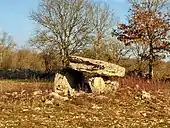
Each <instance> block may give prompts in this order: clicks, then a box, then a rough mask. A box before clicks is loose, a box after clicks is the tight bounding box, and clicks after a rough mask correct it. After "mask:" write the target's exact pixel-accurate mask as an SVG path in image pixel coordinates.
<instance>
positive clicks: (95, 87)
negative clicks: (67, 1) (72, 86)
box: [91, 77, 106, 92]
mask: <svg viewBox="0 0 170 128" xmlns="http://www.w3.org/2000/svg"><path fill="white" fill-rule="evenodd" d="M91 87H92V91H93V92H104V90H105V87H106V86H105V82H104V80H103V78H101V77H95V78H94V79H93V80H92V82H91Z"/></svg>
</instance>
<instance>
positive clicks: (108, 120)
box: [0, 79, 170, 128]
mask: <svg viewBox="0 0 170 128" xmlns="http://www.w3.org/2000/svg"><path fill="white" fill-rule="evenodd" d="M142 90H145V91H146V92H149V94H150V95H151V97H150V98H142V95H141V92H142ZM51 91H52V83H43V82H28V81H10V80H1V81H0V92H1V94H0V95H1V96H0V127H2V128H5V127H6V128H12V127H13V128H57V127H58V128H69V127H70V128H149V127H150V128H152V127H153V128H169V127H170V89H169V85H168V84H165V83H159V82H155V83H147V82H144V81H138V80H135V79H124V80H121V86H120V88H119V89H118V91H117V92H116V93H113V92H109V93H107V94H105V93H103V94H96V93H95V94H94V93H93V94H82V95H80V96H75V97H71V98H70V99H69V100H68V101H61V100H53V99H51V97H49V93H50V92H51ZM51 101H53V102H51Z"/></svg>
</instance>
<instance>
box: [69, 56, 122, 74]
mask: <svg viewBox="0 0 170 128" xmlns="http://www.w3.org/2000/svg"><path fill="white" fill-rule="evenodd" d="M70 65H71V67H72V68H73V69H75V70H80V71H82V72H86V73H89V74H95V75H99V76H109V77H111V76H118V77H124V76H125V68H124V67H121V66H119V65H116V64H113V63H109V62H105V61H101V60H94V59H90V58H84V57H79V56H71V58H70Z"/></svg>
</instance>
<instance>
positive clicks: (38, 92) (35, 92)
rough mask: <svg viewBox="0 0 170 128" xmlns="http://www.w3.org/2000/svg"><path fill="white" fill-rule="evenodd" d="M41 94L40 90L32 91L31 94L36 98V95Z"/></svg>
mask: <svg viewBox="0 0 170 128" xmlns="http://www.w3.org/2000/svg"><path fill="white" fill-rule="evenodd" d="M41 94H42V90H37V91H34V92H33V95H34V96H36V95H41Z"/></svg>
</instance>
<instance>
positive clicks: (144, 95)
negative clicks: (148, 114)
mask: <svg viewBox="0 0 170 128" xmlns="http://www.w3.org/2000/svg"><path fill="white" fill-rule="evenodd" d="M141 98H142V99H151V94H150V93H148V92H146V91H142V94H141Z"/></svg>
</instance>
